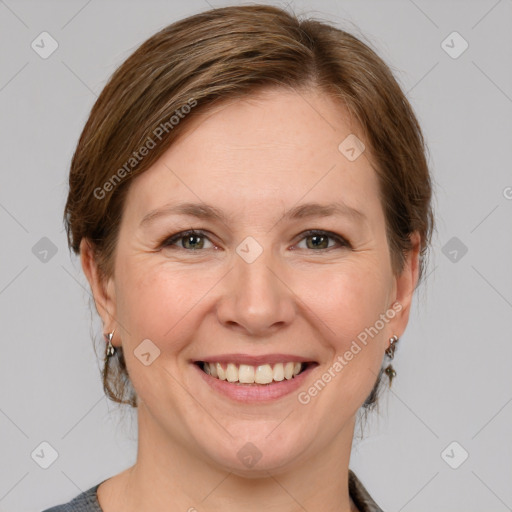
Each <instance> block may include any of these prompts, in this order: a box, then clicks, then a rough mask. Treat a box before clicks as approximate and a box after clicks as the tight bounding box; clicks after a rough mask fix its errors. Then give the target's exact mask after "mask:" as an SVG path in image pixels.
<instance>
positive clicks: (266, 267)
mask: <svg viewBox="0 0 512 512" xmlns="http://www.w3.org/2000/svg"><path fill="white" fill-rule="evenodd" d="M233 264H234V268H233V269H232V270H231V271H230V272H229V273H228V274H227V275H226V277H225V280H224V289H223V295H222V298H221V299H220V303H219V305H218V307H217V316H218V319H219V321H220V322H221V323H222V324H223V325H224V326H226V327H229V328H231V329H237V330H239V331H241V332H244V333H245V334H248V335H251V336H255V337H265V336H269V335H270V334H272V333H274V332H275V331H276V330H279V329H283V328H286V327H287V326H289V325H290V324H291V322H292V321H293V318H294V316H295V307H294V304H295V303H294V294H293V292H292V290H290V288H289V287H288V286H287V285H286V276H285V275H284V271H283V268H282V266H280V265H279V264H278V262H277V261H276V260H275V259H274V258H273V256H272V254H271V251H270V250H264V251H263V252H262V254H261V255H260V256H259V257H258V258H257V259H256V260H255V261H252V262H251V263H249V262H247V261H245V260H244V259H243V258H242V257H240V256H239V255H238V254H236V255H235V256H234V263H233Z"/></svg>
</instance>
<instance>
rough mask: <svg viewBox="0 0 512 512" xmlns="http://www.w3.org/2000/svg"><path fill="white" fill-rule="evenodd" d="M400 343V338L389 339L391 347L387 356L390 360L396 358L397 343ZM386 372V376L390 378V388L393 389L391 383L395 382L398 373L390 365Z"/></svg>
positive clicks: (392, 337) (387, 351)
mask: <svg viewBox="0 0 512 512" xmlns="http://www.w3.org/2000/svg"><path fill="white" fill-rule="evenodd" d="M397 341H398V336H395V335H393V336H391V338H389V347H388V348H387V349H386V356H387V357H388V358H389V359H393V358H394V357H395V349H396V343H397ZM384 371H385V372H386V375H387V376H388V377H389V387H391V383H392V382H393V379H394V378H395V377H396V371H395V369H394V368H393V365H391V364H388V366H387V367H386V369H385V370H384Z"/></svg>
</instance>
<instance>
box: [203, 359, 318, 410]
mask: <svg viewBox="0 0 512 512" xmlns="http://www.w3.org/2000/svg"><path fill="white" fill-rule="evenodd" d="M193 366H194V367H195V368H196V369H197V371H198V372H199V373H200V375H201V377H202V378H203V379H204V380H205V382H206V383H207V384H208V385H209V386H210V387H211V388H212V389H214V390H215V391H218V392H219V393H221V394H223V395H224V396H227V397H228V398H231V399H232V400H235V401H237V402H243V403H251V402H272V401H274V400H278V399H279V398H282V397H283V396H286V395H289V394H290V393H293V392H294V391H296V390H297V388H299V387H300V385H301V384H302V383H303V382H304V380H305V379H307V378H308V376H309V374H310V373H311V371H312V370H313V369H314V368H315V366H316V365H312V364H310V365H308V367H307V368H306V369H305V370H304V371H303V372H302V373H299V374H298V375H295V377H292V378H291V379H289V380H286V379H284V380H282V381H281V382H272V383H270V384H235V383H232V382H228V381H227V380H220V379H217V378H216V377H212V376H211V375H208V374H207V373H205V372H203V370H201V368H199V366H198V365H197V364H194V365H193Z"/></svg>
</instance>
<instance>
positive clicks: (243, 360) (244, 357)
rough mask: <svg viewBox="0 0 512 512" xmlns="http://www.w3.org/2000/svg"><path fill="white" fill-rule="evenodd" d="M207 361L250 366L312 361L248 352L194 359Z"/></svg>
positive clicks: (287, 355)
mask: <svg viewBox="0 0 512 512" xmlns="http://www.w3.org/2000/svg"><path fill="white" fill-rule="evenodd" d="M200 361H201V362H207V363H224V364H227V363H234V364H237V365H240V364H247V365H250V366H259V365H262V364H266V363H268V364H275V363H288V362H294V363H314V362H315V361H313V360H312V359H308V358H307V357H301V356H297V355H294V354H263V355H260V356H251V355H249V354H221V355H216V356H205V357H204V358H202V359H197V360H194V362H195V363H198V362H200Z"/></svg>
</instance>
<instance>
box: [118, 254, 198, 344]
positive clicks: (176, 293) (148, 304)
mask: <svg viewBox="0 0 512 512" xmlns="http://www.w3.org/2000/svg"><path fill="white" fill-rule="evenodd" d="M119 275H120V276H121V279H120V283H119V285H118V289H117V290H116V298H117V314H118V317H119V319H120V321H121V322H124V325H126V326H127V330H128V331H129V339H130V344H136V343H137V342H140V341H142V339H145V338H149V339H154V340H155V341H156V340H162V339H164V338H165V335H166V334H170V333H171V332H172V329H173V328H174V327H175V326H177V325H179V323H180V321H181V320H182V319H183V318H184V317H185V316H186V315H187V313H188V312H189V311H190V310H191V308H192V306H193V304H194V303H195V302H197V300H198V296H200V290H201V289H202V288H203V285H204V283H203V285H201V286H199V287H198V286H197V285H198V284H199V283H194V279H192V280H190V279H188V277H190V276H183V275H182V274H180V272H179V271H178V272H176V271H175V270H173V269H169V268H166V267H165V265H158V264H157V265H152V264H151V263H150V262H147V261H146V260H144V259H142V260H140V261H138V262H135V263H134V262H131V263H130V262H126V263H125V264H120V272H119ZM139 338H140V339H139Z"/></svg>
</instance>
